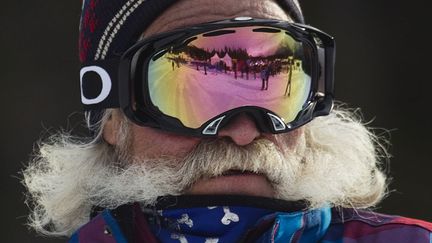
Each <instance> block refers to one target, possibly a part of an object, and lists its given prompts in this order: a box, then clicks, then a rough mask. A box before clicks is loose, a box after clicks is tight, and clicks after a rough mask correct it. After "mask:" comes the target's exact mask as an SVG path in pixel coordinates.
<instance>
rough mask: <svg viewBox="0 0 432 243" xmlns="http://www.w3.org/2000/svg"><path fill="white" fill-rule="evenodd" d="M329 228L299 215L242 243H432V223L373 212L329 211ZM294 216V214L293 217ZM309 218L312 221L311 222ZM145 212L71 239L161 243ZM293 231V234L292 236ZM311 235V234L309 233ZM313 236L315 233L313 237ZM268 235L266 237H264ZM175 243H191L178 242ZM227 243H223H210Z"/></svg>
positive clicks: (124, 212)
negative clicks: (319, 228)
mask: <svg viewBox="0 0 432 243" xmlns="http://www.w3.org/2000/svg"><path fill="white" fill-rule="evenodd" d="M328 212H329V215H330V217H331V219H330V220H329V224H328V226H326V227H325V231H324V232H322V233H321V234H319V232H318V231H319V230H316V228H318V227H322V225H320V222H318V224H316V225H312V226H311V227H309V228H308V229H307V224H308V220H315V221H316V220H317V217H316V215H315V216H314V215H309V216H307V215H308V212H307V211H305V212H302V211H300V212H297V213H296V215H299V218H298V220H297V221H298V222H300V223H299V227H297V228H295V227H294V228H293V225H292V223H289V224H290V225H288V227H285V226H284V224H283V222H279V221H278V219H277V218H276V219H275V218H273V220H272V221H271V222H270V224H269V222H268V221H267V223H264V224H261V226H259V227H256V228H255V229H254V230H253V231H248V236H247V237H243V238H242V240H237V241H239V242H277V243H279V242H284V243H286V242H299V243H303V242H322V243H342V242H347V243H431V242H432V223H428V222H425V221H421V220H416V219H410V218H405V217H400V216H389V215H384V214H379V213H375V212H371V211H364V210H353V209H347V208H344V209H336V208H332V209H329V211H328ZM290 215H292V214H290ZM308 217H309V218H308ZM147 219H148V217H146V215H145V214H144V213H143V212H142V210H141V208H140V207H139V206H137V204H134V205H126V206H122V207H119V208H117V209H115V210H103V211H102V212H101V213H99V214H98V215H97V216H95V217H94V218H93V219H92V220H91V221H90V222H89V223H88V224H86V225H84V226H83V227H81V228H80V229H79V230H78V231H77V232H76V233H75V234H73V236H72V237H71V239H70V241H69V243H144V242H145V243H156V242H165V241H160V240H159V239H158V238H157V237H156V236H155V234H154V233H153V231H152V230H151V227H150V225H149V222H148V220H147ZM311 229H312V231H314V230H315V231H314V232H312V231H311ZM289 231H292V232H289ZM308 232H309V233H308ZM311 232H312V233H313V234H312V236H311ZM263 235H264V236H263ZM172 242H181V243H184V242H188V241H187V240H186V239H183V240H181V239H178V240H176V241H172ZM203 242H204V241H203ZM206 242H223V241H206Z"/></svg>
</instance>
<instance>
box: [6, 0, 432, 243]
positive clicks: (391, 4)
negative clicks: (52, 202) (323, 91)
mask: <svg viewBox="0 0 432 243" xmlns="http://www.w3.org/2000/svg"><path fill="white" fill-rule="evenodd" d="M302 3H303V9H304V12H305V16H306V20H307V22H308V23H309V24H311V25H313V26H315V27H318V28H320V29H322V30H324V31H326V32H327V33H329V34H331V35H333V36H335V37H336V40H337V48H338V49H337V50H338V52H337V66H336V95H337V98H338V99H339V100H342V101H345V102H346V103H348V104H349V105H350V106H351V107H361V108H362V111H363V115H364V117H365V119H366V120H367V121H371V123H370V125H371V126H373V127H379V128H387V129H389V130H390V131H391V132H390V139H391V141H392V144H393V145H392V147H391V149H390V152H391V154H392V155H393V158H392V160H391V167H390V168H389V169H390V175H391V176H392V177H393V178H394V180H393V182H392V183H391V189H392V190H393V191H394V192H393V193H392V194H391V195H390V196H389V197H388V198H387V199H386V200H385V201H384V202H383V203H382V204H380V206H379V208H378V211H379V212H384V213H390V214H400V215H404V216H408V217H415V218H420V219H424V220H429V221H432V211H431V207H430V206H431V205H432V192H431V189H430V179H429V175H430V173H431V169H432V165H431V163H430V162H431V159H430V155H429V153H430V151H431V145H432V143H431V141H430V140H429V139H430V137H432V128H431V127H430V126H431V125H432V123H431V122H430V118H429V117H430V116H429V115H428V114H429V113H430V103H431V102H430V92H431V87H432V85H431V78H430V72H431V67H429V65H430V64H431V61H430V55H431V51H430V48H431V47H430V40H429V39H428V32H429V31H430V26H428V24H427V23H429V22H430V21H429V20H427V19H426V16H428V14H429V10H430V8H428V7H426V3H427V1H420V0H412V1H409V2H407V1H402V0H394V1H364V0H362V1H360V0H353V1H340V0H339V1H336V0H325V1H316V0H303V1H302ZM408 3H409V4H408ZM79 11H80V3H79V1H58V0H45V1H23V0H15V1H3V2H2V7H1V8H0V48H1V49H0V50H1V52H0V81H1V88H0V104H1V107H2V110H1V116H0V117H1V119H0V128H1V133H0V136H1V143H2V144H1V146H0V156H1V160H0V161H1V173H2V174H1V177H0V178H1V183H0V185H1V195H2V200H1V210H2V212H3V213H2V218H1V223H0V224H1V227H0V228H1V235H2V239H1V240H0V241H1V242H65V240H57V241H56V240H48V239H45V238H43V237H35V234H34V232H29V231H28V230H27V229H26V228H25V226H24V224H25V221H26V219H25V215H26V214H27V209H26V206H25V205H24V202H23V201H24V195H23V193H24V189H23V187H22V186H21V185H20V182H19V179H18V177H19V171H20V170H21V169H22V168H23V165H24V164H26V163H27V162H26V161H27V160H28V159H29V154H30V153H31V152H32V149H33V147H34V142H35V141H37V140H38V139H39V138H40V137H41V136H45V137H46V136H47V135H48V134H50V133H52V132H54V131H56V130H58V129H60V128H65V129H70V128H78V130H77V131H78V132H80V133H84V132H83V131H82V129H81V130H80V129H79V128H80V126H81V123H80V119H81V118H82V116H81V115H80V113H73V111H79V110H80V104H79V89H78V88H79V84H78V83H79V81H78V67H79V65H78V54H77V34H78V21H79Z"/></svg>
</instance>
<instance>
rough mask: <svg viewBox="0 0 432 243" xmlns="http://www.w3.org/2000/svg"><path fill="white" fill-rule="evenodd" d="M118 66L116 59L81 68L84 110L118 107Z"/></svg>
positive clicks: (89, 64)
mask: <svg viewBox="0 0 432 243" xmlns="http://www.w3.org/2000/svg"><path fill="white" fill-rule="evenodd" d="M118 66H119V60H118V59H117V60H116V59H109V60H100V61H94V62H87V63H84V64H83V65H82V66H81V71H80V89H81V103H82V105H83V107H84V110H86V111H88V110H102V109H107V108H117V107H120V104H119V91H118Z"/></svg>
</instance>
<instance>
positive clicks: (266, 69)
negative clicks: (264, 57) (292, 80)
mask: <svg viewBox="0 0 432 243" xmlns="http://www.w3.org/2000/svg"><path fill="white" fill-rule="evenodd" d="M260 75H261V80H262V86H261V90H267V89H268V81H269V77H270V68H269V66H264V67H263V68H262V69H261V73H260Z"/></svg>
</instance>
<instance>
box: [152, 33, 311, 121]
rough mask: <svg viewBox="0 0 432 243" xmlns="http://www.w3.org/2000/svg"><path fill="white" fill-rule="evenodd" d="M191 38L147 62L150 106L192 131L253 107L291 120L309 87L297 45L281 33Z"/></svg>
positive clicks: (303, 62)
mask: <svg viewBox="0 0 432 243" xmlns="http://www.w3.org/2000/svg"><path fill="white" fill-rule="evenodd" d="M253 28H256V27H243V28H235V33H229V32H232V31H229V32H228V31H227V34H220V35H216V36H206V37H203V36H202V35H200V36H197V37H198V38H197V39H196V40H194V41H192V42H190V43H189V44H188V45H187V46H186V47H184V48H182V49H179V50H174V51H173V52H171V53H167V54H165V55H163V56H162V57H160V58H158V59H157V60H155V61H153V60H152V61H151V62H150V67H149V90H150V97H151V100H152V102H153V103H154V105H155V106H157V107H158V108H159V109H160V110H161V111H162V112H163V113H164V114H166V115H169V116H172V117H176V118H178V119H179V120H180V121H181V122H182V123H183V124H184V125H185V126H187V127H190V128H198V127H200V126H201V125H202V124H203V123H205V122H206V121H208V120H210V119H211V118H213V117H215V116H217V115H219V114H221V113H223V112H226V111H228V110H231V109H233V108H237V107H242V106H258V107H263V108H266V109H269V110H271V111H273V112H274V113H276V114H278V115H279V116H280V117H281V118H282V119H283V120H284V121H285V122H286V123H288V122H291V121H293V120H294V119H295V117H296V116H297V113H298V112H299V111H300V110H301V108H302V106H303V105H304V103H305V102H306V99H307V97H308V95H309V92H310V88H311V78H310V76H309V75H308V73H310V70H308V69H309V66H310V64H309V63H307V60H305V58H304V50H303V47H302V44H301V43H298V42H296V41H295V40H294V39H292V38H291V37H290V36H288V35H287V34H286V33H285V32H284V31H280V32H278V33H267V32H252V29H253Z"/></svg>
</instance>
